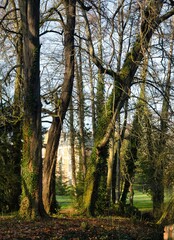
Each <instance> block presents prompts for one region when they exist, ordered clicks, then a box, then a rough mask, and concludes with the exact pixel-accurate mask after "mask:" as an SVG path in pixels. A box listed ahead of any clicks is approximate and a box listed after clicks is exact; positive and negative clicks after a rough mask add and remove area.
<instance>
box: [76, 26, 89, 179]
mask: <svg viewBox="0 0 174 240" xmlns="http://www.w3.org/2000/svg"><path fill="white" fill-rule="evenodd" d="M79 32H80V30H79ZM80 50H81V39H80V40H79V52H78V56H79V62H78V61H76V80H77V94H78V119H79V146H80V147H79V156H80V160H81V164H80V165H81V166H82V173H83V179H84V178H85V176H86V171H87V165H86V150H85V148H86V147H85V132H84V121H85V117H84V93H83V89H84V88H83V77H82V76H83V73H82V56H81V51H80Z"/></svg>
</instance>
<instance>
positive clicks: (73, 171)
mask: <svg viewBox="0 0 174 240" xmlns="http://www.w3.org/2000/svg"><path fill="white" fill-rule="evenodd" d="M73 114H74V111H73V103H72V98H71V101H70V144H71V165H72V185H73V187H74V189H76V185H77V180H76V158H75V131H74V125H73V123H74V115H73Z"/></svg>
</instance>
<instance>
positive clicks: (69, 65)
mask: <svg viewBox="0 0 174 240" xmlns="http://www.w3.org/2000/svg"><path fill="white" fill-rule="evenodd" d="M63 4H64V6H65V11H66V23H65V26H64V56H65V75H64V81H63V85H62V90H61V95H60V99H59V100H58V104H57V108H56V112H55V115H56V117H53V122H52V124H51V127H50V130H49V134H48V141H47V146H46V153H45V158H44V164H43V203H44V207H45V210H46V212H47V213H50V209H51V204H52V203H51V197H50V196H51V193H50V190H51V176H52V174H53V172H54V166H55V154H56V151H57V148H58V145H59V139H60V134H61V129H62V125H63V120H64V118H65V114H66V111H67V109H68V106H69V102H70V98H71V95H72V88H73V81H74V30H75V16H76V0H72V1H71V2H69V1H67V0H64V1H63Z"/></svg>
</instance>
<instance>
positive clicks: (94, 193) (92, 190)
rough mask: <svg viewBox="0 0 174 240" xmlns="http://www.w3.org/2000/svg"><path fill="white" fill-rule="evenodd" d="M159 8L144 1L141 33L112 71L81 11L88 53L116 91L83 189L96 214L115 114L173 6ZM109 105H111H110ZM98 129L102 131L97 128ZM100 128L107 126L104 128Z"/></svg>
mask: <svg viewBox="0 0 174 240" xmlns="http://www.w3.org/2000/svg"><path fill="white" fill-rule="evenodd" d="M162 9H163V4H162V3H161V2H158V3H157V2H151V3H146V6H143V7H142V8H140V11H141V16H142V18H141V24H140V33H139V34H138V35H137V37H136V39H135V41H134V43H133V45H132V48H131V49H130V51H129V52H128V54H127V55H126V57H125V61H124V63H123V65H122V67H121V69H120V71H119V72H115V71H114V70H112V69H109V68H105V67H104V66H103V64H102V62H101V61H100V59H98V58H97V57H96V55H95V51H94V47H93V43H92V38H91V31H90V27H89V22H88V18H87V15H86V14H85V12H84V13H83V14H84V18H85V21H86V24H87V26H88V31H87V38H88V44H89V46H90V52H89V54H90V55H91V57H92V60H93V62H94V63H95V65H96V66H97V67H98V68H99V69H100V70H101V72H102V73H106V74H108V75H109V76H110V77H112V78H113V81H114V83H115V92H112V94H111V96H110V98H109V100H108V101H107V106H108V108H107V114H106V112H103V116H104V118H103V119H100V122H99V127H98V136H97V137H96V139H95V147H94V149H93V154H92V159H91V161H92V163H93V164H92V168H90V170H89V173H88V174H87V175H88V176H87V178H86V181H87V182H86V188H85V193H84V208H85V210H86V212H87V214H90V215H94V214H95V209H96V202H97V200H98V199H99V198H98V196H99V194H98V193H99V185H100V180H101V176H102V174H103V172H101V164H102V162H103V158H104V157H106V155H105V154H107V144H108V141H109V138H110V136H111V132H112V130H113V127H114V126H115V124H114V123H115V120H116V118H117V116H118V112H119V111H120V110H121V109H122V107H123V106H124V103H125V101H126V100H127V98H128V97H129V92H130V88H131V85H132V82H133V80H134V76H135V74H136V72H137V69H138V67H139V66H140V63H141V61H142V59H143V57H144V52H145V51H146V50H147V47H148V44H149V41H150V40H151V38H152V35H153V33H154V32H155V30H156V29H157V28H158V27H159V25H160V24H161V23H162V22H163V21H165V20H166V19H168V18H169V17H171V16H172V15H173V14H174V9H173V8H172V9H171V10H170V11H169V12H167V13H165V14H164V15H160V13H161V10H162ZM112 106H114V107H113V108H112ZM101 129H102V132H99V131H100V130H101ZM103 129H106V130H105V131H103ZM104 152H105V153H104ZM104 161H106V160H104ZM105 163H106V162H105ZM105 163H103V164H105ZM100 197H101V195H100ZM104 198H105V196H104Z"/></svg>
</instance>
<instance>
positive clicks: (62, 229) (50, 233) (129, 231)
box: [0, 211, 163, 240]
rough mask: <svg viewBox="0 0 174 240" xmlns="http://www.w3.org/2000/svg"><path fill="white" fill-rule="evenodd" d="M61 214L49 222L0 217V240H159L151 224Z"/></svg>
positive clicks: (159, 233)
mask: <svg viewBox="0 0 174 240" xmlns="http://www.w3.org/2000/svg"><path fill="white" fill-rule="evenodd" d="M71 214H72V213H71V211H70V212H69V213H66V214H65V213H62V214H61V215H60V216H58V217H53V218H51V219H49V220H40V221H24V220H20V219H18V218H16V217H3V216H1V217H0V240H2V239H3V240H5V239H10V240H35V239H42V240H56V239H62V240H67V239H71V240H85V239H103V240H104V239H108V240H112V239H115V240H117V239H118V240H126V239H127V240H133V239H134V240H150V239H152V240H162V239H163V230H162V228H161V227H159V226H156V225H154V224H152V223H147V222H143V221H137V220H136V219H129V218H122V217H114V216H112V217H110V216H108V217H104V218H84V217H75V216H71Z"/></svg>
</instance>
